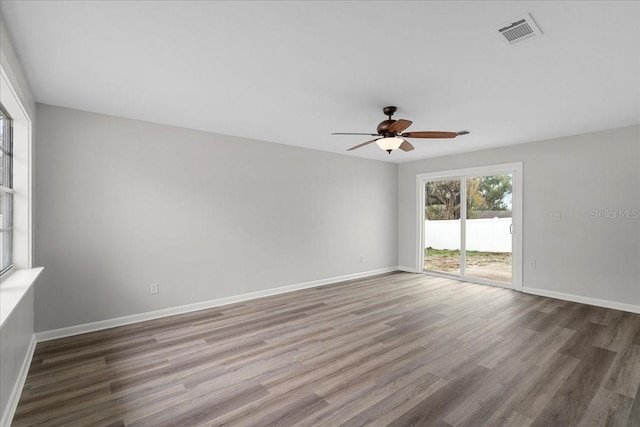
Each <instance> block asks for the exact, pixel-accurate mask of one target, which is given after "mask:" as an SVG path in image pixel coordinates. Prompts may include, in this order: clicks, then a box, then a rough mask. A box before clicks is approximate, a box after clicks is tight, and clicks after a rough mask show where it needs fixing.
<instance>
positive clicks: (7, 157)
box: [0, 105, 13, 275]
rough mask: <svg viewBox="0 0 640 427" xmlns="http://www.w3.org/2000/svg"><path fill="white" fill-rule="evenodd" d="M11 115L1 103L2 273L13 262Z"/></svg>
mask: <svg viewBox="0 0 640 427" xmlns="http://www.w3.org/2000/svg"><path fill="white" fill-rule="evenodd" d="M12 130H13V127H12V122H11V117H9V115H8V114H7V113H6V112H5V110H4V108H2V106H1V105H0V275H2V274H3V273H5V272H6V271H8V270H9V269H10V268H11V266H12V263H13V257H12V242H13V134H12Z"/></svg>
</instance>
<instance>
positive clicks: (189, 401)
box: [13, 273, 640, 427]
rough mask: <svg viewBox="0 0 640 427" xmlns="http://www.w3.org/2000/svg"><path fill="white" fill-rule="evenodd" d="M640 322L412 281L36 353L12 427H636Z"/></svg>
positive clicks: (264, 303) (399, 278) (214, 314)
mask: <svg viewBox="0 0 640 427" xmlns="http://www.w3.org/2000/svg"><path fill="white" fill-rule="evenodd" d="M639 386H640V315H637V314H631V313H626V312H622V311H617V310H609V309H605V308H599V307H593V306H587V305H583V304H575V303H570V302H566V301H560V300H554V299H550V298H543V297H538V296H533V295H527V294H522V293H518V292H514V291H510V290H506V289H502V288H495V287H489V286H482V285H474V284H469V283H463V282H459V281H456V280H450V279H445V278H438V277H430V276H425V275H418V274H409V273H392V274H388V275H384V276H377V277H373V278H367V279H361V280H354V281H350V282H344V283H340V284H336V285H331V286H323V287H318V288H313V289H307V290H302V291H298V292H292V293H288V294H283V295H277V296H272V297H267V298H262V299H259V300H253V301H248V302H244V303H238V304H233V305H227V306H223V307H218V308H215V309H209V310H203V311H198V312H194V313H189V314H184V315H179V316H173V317H167V318H164V319H158V320H153V321H148V322H144V323H138V324H135V325H129V326H124V327H119V328H114V329H109V330H104V331H100V332H95V333H90V334H85V335H80V336H75V337H70V338H65V339H60V340H55V341H49V342H44V343H39V344H38V345H37V347H36V351H35V356H34V358H33V362H32V364H31V367H30V371H29V375H28V378H27V381H26V385H25V387H24V390H23V392H22V396H21V399H20V403H19V406H18V409H17V412H16V416H15V418H14V423H13V425H14V426H31V425H46V426H76V425H77V426H84V425H92V426H123V425H127V426H129V425H130V426H250V425H255V426H293V425H296V426H362V425H372V426H386V425H390V426H412V425H419V426H518V427H521V426H529V425H531V426H640V392H639V390H638V387H639Z"/></svg>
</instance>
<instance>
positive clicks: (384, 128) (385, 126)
mask: <svg viewBox="0 0 640 427" xmlns="http://www.w3.org/2000/svg"><path fill="white" fill-rule="evenodd" d="M394 122H395V120H392V119H388V120H384V121H382V122H380V124H379V125H378V127H377V128H376V131H378V134H380V135H382V136H386V137H390V136H396V134H395V132H389V126H391V124H392V123H394Z"/></svg>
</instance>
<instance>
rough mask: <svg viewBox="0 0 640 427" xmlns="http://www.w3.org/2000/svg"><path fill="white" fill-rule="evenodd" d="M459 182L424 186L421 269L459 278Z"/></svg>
mask: <svg viewBox="0 0 640 427" xmlns="http://www.w3.org/2000/svg"><path fill="white" fill-rule="evenodd" d="M460 182H461V181H460V180H459V179H449V180H441V181H428V182H426V184H425V189H424V190H425V206H424V210H425V215H424V218H425V221H424V242H425V245H424V269H425V270H427V271H433V272H438V273H445V274H452V275H456V276H459V275H460V187H461V185H460Z"/></svg>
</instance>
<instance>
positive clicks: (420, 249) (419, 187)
mask: <svg viewBox="0 0 640 427" xmlns="http://www.w3.org/2000/svg"><path fill="white" fill-rule="evenodd" d="M500 174H512V180H513V181H512V199H511V203H512V208H511V209H512V224H513V237H512V247H511V256H512V258H511V263H512V274H513V275H512V278H511V286H504V287H508V288H510V289H515V290H516V291H522V200H523V197H522V196H523V195H522V188H523V185H522V162H514V163H503V164H497V165H487V166H479V167H473V168H466V169H455V170H449V171H440V172H429V173H421V174H417V175H416V200H417V201H418V203H417V204H418V209H417V215H416V220H417V224H416V225H417V227H416V230H417V231H418V236H417V239H416V240H417V242H416V246H417V251H416V252H417V254H416V255H417V256H416V266H417V269H418V272H421V273H427V274H434V275H438V274H437V273H433V272H425V269H424V240H425V239H424V219H425V218H424V205H425V200H424V188H425V185H426V183H427V182H428V181H440V180H447V179H460V180H461V182H460V217H461V218H466V212H467V205H466V203H463V200H465V199H466V188H467V186H466V179H467V177H469V176H489V175H500ZM465 222H466V221H461V230H460V231H461V233H460V239H461V246H460V253H461V259H460V262H461V265H460V275H461V276H462V277H461V280H464V281H468V282H474V283H481V284H485V285H494V286H502V285H501V284H500V283H499V282H493V281H487V280H483V279H477V278H472V277H467V276H465V274H464V268H465V266H464V264H463V263H464V262H465V255H466V254H465V251H464V250H463V248H465V246H466V245H465V242H463V241H462V240H464V239H465V237H466V234H465ZM443 276H446V277H451V276H449V275H443ZM456 277H457V276H456Z"/></svg>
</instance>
